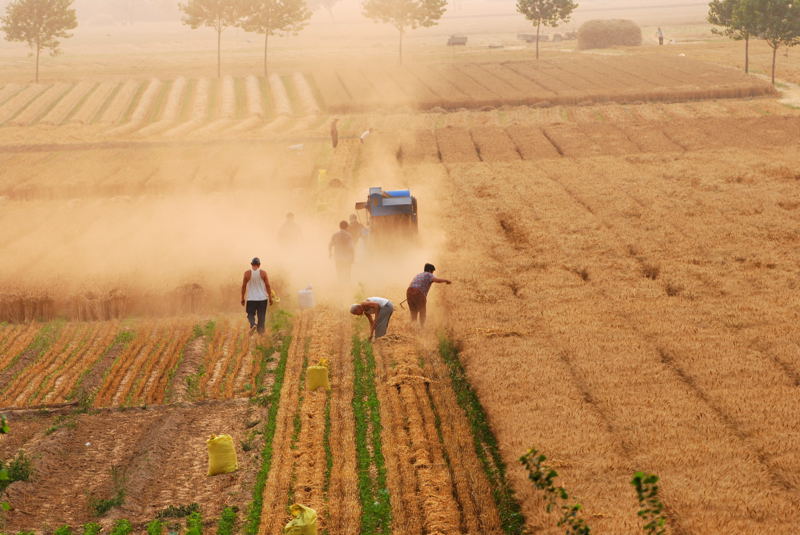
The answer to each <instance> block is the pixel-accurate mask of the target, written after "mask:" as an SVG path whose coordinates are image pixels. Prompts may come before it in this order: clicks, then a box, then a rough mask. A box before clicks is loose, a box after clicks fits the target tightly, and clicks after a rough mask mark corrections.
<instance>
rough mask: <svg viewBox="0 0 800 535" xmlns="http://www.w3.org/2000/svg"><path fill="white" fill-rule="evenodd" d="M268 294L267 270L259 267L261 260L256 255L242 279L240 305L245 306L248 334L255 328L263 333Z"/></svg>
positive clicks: (269, 292)
mask: <svg viewBox="0 0 800 535" xmlns="http://www.w3.org/2000/svg"><path fill="white" fill-rule="evenodd" d="M270 295H272V288H271V287H270V285H269V278H268V277H267V272H266V271H264V270H263V269H261V260H259V259H258V258H257V257H256V258H254V259H253V260H252V261H251V262H250V269H249V270H247V271H245V272H244V278H243V279H242V306H243V307H245V311H246V312H247V321H249V322H250V334H252V333H253V331H255V330H258V333H259V334H263V333H264V330H265V326H266V323H267V307H268V306H269V299H270V297H269V296H270ZM256 317H258V323H256Z"/></svg>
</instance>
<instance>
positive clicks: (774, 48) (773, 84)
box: [772, 44, 778, 87]
mask: <svg viewBox="0 0 800 535" xmlns="http://www.w3.org/2000/svg"><path fill="white" fill-rule="evenodd" d="M777 55H778V45H777V44H776V45H775V46H774V47H772V87H775V56H777Z"/></svg>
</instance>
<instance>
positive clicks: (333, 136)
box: [331, 119, 339, 149]
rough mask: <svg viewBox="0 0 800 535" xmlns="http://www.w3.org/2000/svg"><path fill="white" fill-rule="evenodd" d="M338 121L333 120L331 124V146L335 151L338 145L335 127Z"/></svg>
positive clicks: (336, 127) (337, 128)
mask: <svg viewBox="0 0 800 535" xmlns="http://www.w3.org/2000/svg"><path fill="white" fill-rule="evenodd" d="M338 123H339V119H334V120H333V121H332V122H331V145H332V146H333V148H334V149H335V148H336V147H337V146H338V145H339V127H338V126H337V125H338Z"/></svg>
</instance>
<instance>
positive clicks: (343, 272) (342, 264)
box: [328, 221, 355, 283]
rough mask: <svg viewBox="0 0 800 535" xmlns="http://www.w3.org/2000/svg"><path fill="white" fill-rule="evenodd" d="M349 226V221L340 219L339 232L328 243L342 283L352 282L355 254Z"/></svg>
mask: <svg viewBox="0 0 800 535" xmlns="http://www.w3.org/2000/svg"><path fill="white" fill-rule="evenodd" d="M348 226H349V225H348V224H347V221H340V222H339V232H337V233H335V234H334V235H333V236H331V241H330V243H329V244H328V257H329V258H333V259H334V260H335V261H336V275H337V277H338V279H339V282H340V283H346V282H350V268H351V267H352V266H353V258H354V256H355V249H354V247H353V237H352V236H351V235H350V233H349V232H348V231H347V227H348Z"/></svg>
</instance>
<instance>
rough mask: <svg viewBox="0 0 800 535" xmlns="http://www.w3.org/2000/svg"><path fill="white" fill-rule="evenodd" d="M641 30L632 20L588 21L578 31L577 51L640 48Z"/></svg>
mask: <svg viewBox="0 0 800 535" xmlns="http://www.w3.org/2000/svg"><path fill="white" fill-rule="evenodd" d="M641 44H642V29H641V28H639V26H637V25H636V23H635V22H633V21H632V20H624V19H610V20H590V21H588V22H586V23H584V24H583V25H582V26H581V27H580V28H579V29H578V49H579V50H585V49H587V48H610V47H612V46H640V45H641Z"/></svg>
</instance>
